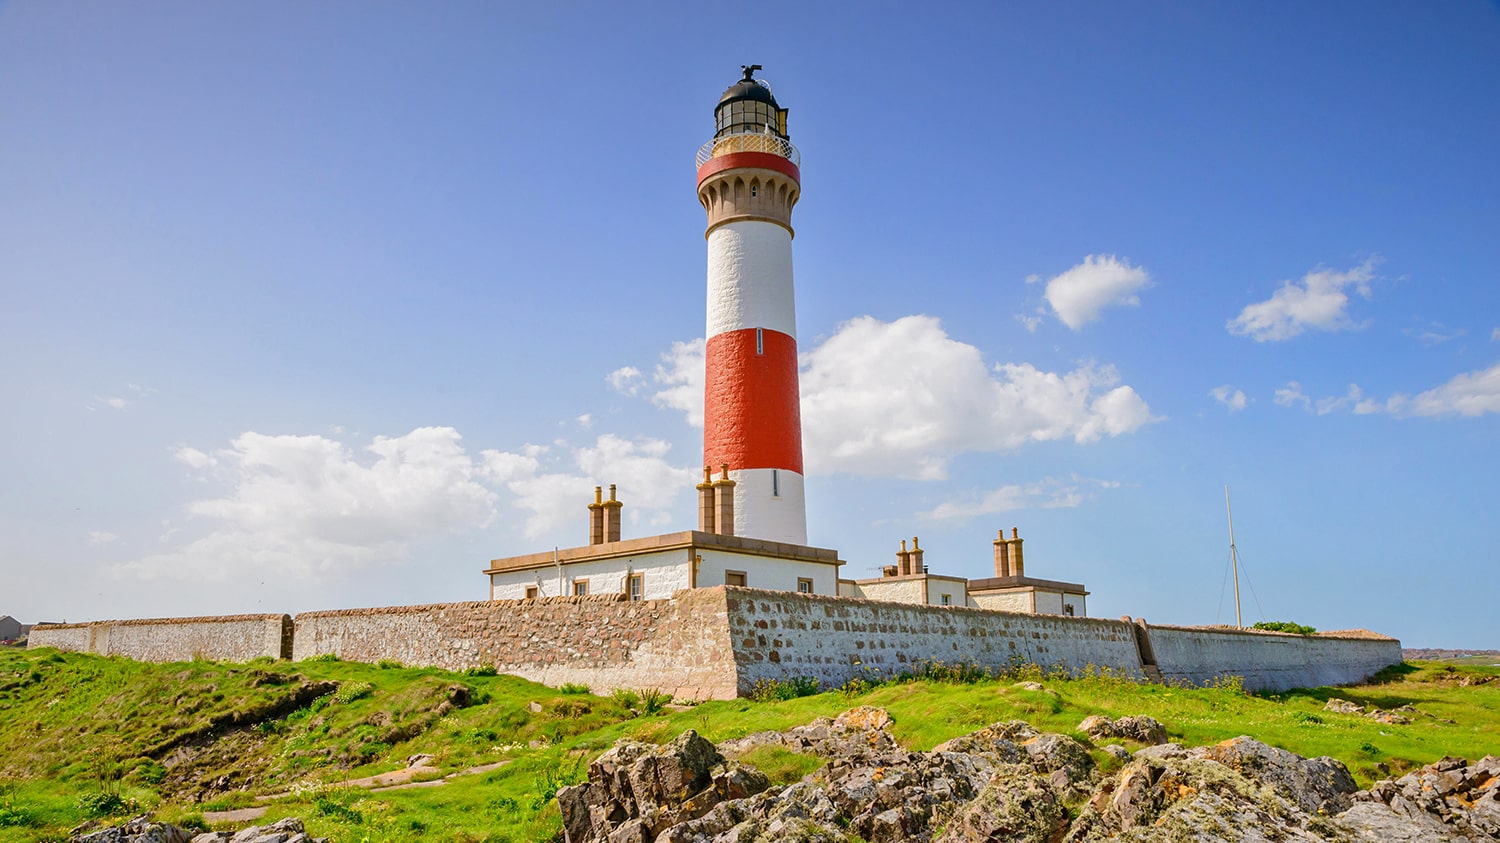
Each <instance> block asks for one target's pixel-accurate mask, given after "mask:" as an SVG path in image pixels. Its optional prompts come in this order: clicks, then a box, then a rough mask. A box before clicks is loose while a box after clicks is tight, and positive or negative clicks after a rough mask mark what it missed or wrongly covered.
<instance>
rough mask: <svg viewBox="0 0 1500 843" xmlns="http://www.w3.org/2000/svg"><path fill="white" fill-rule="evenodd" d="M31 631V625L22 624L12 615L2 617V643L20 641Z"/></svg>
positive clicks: (0, 617) (0, 626)
mask: <svg viewBox="0 0 1500 843" xmlns="http://www.w3.org/2000/svg"><path fill="white" fill-rule="evenodd" d="M30 631H31V624H28V623H21V622H20V621H18V620H16V619H15V618H13V617H11V616H10V615H0V641H19V640H21V639H22V638H25V637H26V633H28V632H30Z"/></svg>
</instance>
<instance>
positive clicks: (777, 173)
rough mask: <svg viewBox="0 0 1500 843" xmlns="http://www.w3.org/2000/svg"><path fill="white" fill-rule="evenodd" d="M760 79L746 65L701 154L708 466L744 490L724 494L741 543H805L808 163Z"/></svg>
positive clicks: (721, 103)
mask: <svg viewBox="0 0 1500 843" xmlns="http://www.w3.org/2000/svg"><path fill="white" fill-rule="evenodd" d="M759 69H760V65H750V66H746V67H745V68H744V71H745V75H744V78H743V79H741V80H740V81H739V82H737V83H735V84H734V85H733V86H732V87H730V88H729V90H727V91H725V92H724V96H722V97H721V98H720V99H719V104H718V106H717V107H716V108H715V109H714V128H715V131H714V136H713V139H712V140H710V141H709V142H708V143H706V144H704V145H703V147H702V148H701V149H699V150H698V201H699V202H701V203H702V204H703V208H704V210H705V211H707V212H708V230H707V233H706V235H705V236H706V237H707V239H708V333H707V334H706V336H707V337H708V348H707V372H706V375H707V377H706V381H705V386H704V395H703V462H704V464H705V465H707V466H709V467H711V468H712V469H713V470H714V472H716V473H718V472H719V471H720V469H721V467H722V466H725V465H727V466H728V467H729V473H728V476H729V479H731V480H733V481H734V484H733V486H732V487H730V486H729V484H725V483H722V481H721V487H728V488H732V490H733V491H732V494H733V507H734V508H733V511H732V516H731V517H732V528H731V530H732V532H733V533H735V534H736V535H741V536H748V537H750V538H757V539H769V540H772V541H780V542H788V543H792V544H800V545H805V544H807V510H806V506H805V504H804V498H803V488H802V416H801V406H800V402H799V397H798V390H797V317H796V309H795V307H794V305H793V303H792V298H793V296H792V207H793V206H794V205H796V204H797V199H798V198H799V196H800V195H801V192H802V185H801V178H802V176H801V171H800V170H799V169H798V164H799V163H800V161H801V156H800V155H799V154H798V152H797V148H796V147H795V146H792V144H791V142H790V141H788V140H787V132H786V115H787V110H786V109H784V108H782V107H780V106H779V105H778V104H777V103H776V97H774V96H773V95H772V93H771V89H770V87H769V86H767V85H766V84H765V83H764V82H762V81H760V80H757V79H755V78H754V76H755V71H757V70H759ZM723 491H727V489H723ZM721 520H723V519H721ZM723 526H729V525H723ZM731 530H726V529H723V527H722V526H721V528H720V529H718V530H716V531H715V532H730V531H731Z"/></svg>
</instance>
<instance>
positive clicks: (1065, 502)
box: [920, 477, 1120, 520]
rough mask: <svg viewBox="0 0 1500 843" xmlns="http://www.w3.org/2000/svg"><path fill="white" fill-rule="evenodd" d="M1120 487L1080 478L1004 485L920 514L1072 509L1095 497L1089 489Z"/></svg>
mask: <svg viewBox="0 0 1500 843" xmlns="http://www.w3.org/2000/svg"><path fill="white" fill-rule="evenodd" d="M1119 485H1120V484H1119V483H1118V482H1117V481H1102V480H1083V479H1080V478H1078V477H1073V478H1071V479H1070V480H1066V481H1063V480H1053V479H1048V480H1043V481H1042V482H1040V483H1031V484H1028V485H1024V486H1023V485H1010V486H1001V487H1000V488H998V489H994V490H992V491H989V492H985V493H983V494H982V495H980V496H979V497H977V498H975V497H966V498H954V499H951V500H948V501H944V502H943V503H941V504H938V506H937V507H935V508H933V509H931V510H929V511H927V512H923V513H920V514H921V516H922V517H925V518H934V519H939V520H948V519H964V518H974V517H977V516H981V515H994V514H997V513H1001V512H1011V511H1013V510H1018V509H1058V508H1071V507H1076V506H1078V505H1080V504H1082V503H1083V502H1084V501H1085V500H1087V499H1088V498H1090V497H1092V495H1091V494H1090V493H1089V492H1088V491H1087V488H1088V487H1097V488H1106V489H1110V488H1116V487H1118V486H1119Z"/></svg>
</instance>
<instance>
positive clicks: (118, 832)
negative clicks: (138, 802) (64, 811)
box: [68, 814, 192, 843]
mask: <svg viewBox="0 0 1500 843" xmlns="http://www.w3.org/2000/svg"><path fill="white" fill-rule="evenodd" d="M92 828H98V826H97V825H96V826H93V827H92ZM92 828H90V829H86V830H85V831H84V833H82V834H75V835H74V836H72V837H69V838H68V839H69V841H70V843H192V834H191V833H189V832H188V831H186V830H184V829H181V828H178V827H177V826H175V825H172V824H170V823H158V822H153V821H152V818H151V815H150V814H141V815H140V816H137V817H131V818H130V819H129V820H126V821H125V824H124V825H120V826H116V827H114V828H105V829H101V830H99V831H94V830H92ZM75 831H76V830H75Z"/></svg>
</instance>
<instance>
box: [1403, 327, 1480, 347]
mask: <svg viewBox="0 0 1500 843" xmlns="http://www.w3.org/2000/svg"><path fill="white" fill-rule="evenodd" d="M1401 333H1403V334H1405V335H1407V336H1408V337H1411V338H1413V339H1415V340H1416V341H1417V342H1419V343H1421V344H1423V345H1441V344H1443V343H1445V342H1448V341H1449V340H1456V339H1458V338H1459V337H1461V336H1463V335H1465V334H1467V333H1468V331H1466V330H1464V329H1463V328H1450V327H1448V326H1447V325H1444V324H1443V323H1441V322H1433V323H1431V324H1429V325H1427V326H1426V327H1425V328H1404V329H1402V331H1401Z"/></svg>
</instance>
